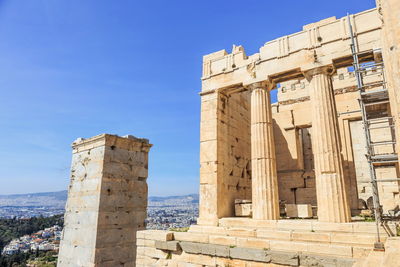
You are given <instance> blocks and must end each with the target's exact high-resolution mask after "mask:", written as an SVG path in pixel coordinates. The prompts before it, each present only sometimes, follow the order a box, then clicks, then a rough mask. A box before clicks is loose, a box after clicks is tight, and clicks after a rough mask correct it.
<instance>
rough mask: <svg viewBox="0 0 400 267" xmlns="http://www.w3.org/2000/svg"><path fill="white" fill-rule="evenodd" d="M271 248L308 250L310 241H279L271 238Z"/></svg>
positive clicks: (297, 250) (295, 250)
mask: <svg viewBox="0 0 400 267" xmlns="http://www.w3.org/2000/svg"><path fill="white" fill-rule="evenodd" d="M270 248H271V250H278V251H294V252H300V251H307V250H308V243H306V242H294V241H278V240H271V241H270Z"/></svg>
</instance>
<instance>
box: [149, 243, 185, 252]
mask: <svg viewBox="0 0 400 267" xmlns="http://www.w3.org/2000/svg"><path fill="white" fill-rule="evenodd" d="M154 246H155V248H157V249H162V250H169V251H178V250H179V249H180V246H179V242H178V241H159V240H156V241H155V244H154Z"/></svg>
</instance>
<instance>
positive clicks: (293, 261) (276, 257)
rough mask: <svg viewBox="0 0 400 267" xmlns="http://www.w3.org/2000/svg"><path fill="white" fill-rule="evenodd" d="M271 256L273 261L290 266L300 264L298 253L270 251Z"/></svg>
mask: <svg viewBox="0 0 400 267" xmlns="http://www.w3.org/2000/svg"><path fill="white" fill-rule="evenodd" d="M269 255H270V257H271V263H274V264H282V265H289V266H299V265H300V264H299V262H300V257H299V255H298V254H297V253H286V252H278V251H271V252H270V253H269Z"/></svg>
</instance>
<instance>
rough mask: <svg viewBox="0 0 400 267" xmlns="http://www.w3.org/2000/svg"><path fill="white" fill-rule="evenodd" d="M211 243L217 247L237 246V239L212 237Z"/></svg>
mask: <svg viewBox="0 0 400 267" xmlns="http://www.w3.org/2000/svg"><path fill="white" fill-rule="evenodd" d="M209 242H210V243H211V244H217V245H226V246H236V237H232V236H218V235H210V240H209Z"/></svg>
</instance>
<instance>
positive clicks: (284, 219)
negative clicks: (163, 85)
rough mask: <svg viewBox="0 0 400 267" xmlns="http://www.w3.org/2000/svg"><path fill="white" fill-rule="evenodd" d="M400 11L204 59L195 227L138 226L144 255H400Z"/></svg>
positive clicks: (385, 7)
mask: <svg viewBox="0 0 400 267" xmlns="http://www.w3.org/2000/svg"><path fill="white" fill-rule="evenodd" d="M399 14H400V2H399V1H390V0H388V1H382V2H378V7H377V8H376V9H371V10H366V11H364V12H361V13H358V14H353V15H349V16H346V17H343V18H335V17H330V18H327V19H324V20H322V21H319V22H315V23H311V24H308V25H305V26H303V28H302V30H301V31H299V32H297V33H294V34H291V35H288V36H283V37H280V38H278V39H276V40H272V41H269V42H267V43H265V45H264V46H262V47H261V48H260V49H259V52H258V53H256V54H253V55H247V54H246V52H245V49H244V48H243V47H241V46H233V49H232V51H231V52H230V53H228V52H226V51H225V50H221V51H218V52H215V53H212V54H209V55H206V56H204V57H203V75H202V90H201V93H200V96H201V122H200V123H201V134H200V165H201V167H200V206H199V211H200V214H199V218H198V221H197V225H192V226H191V227H190V229H189V231H188V232H166V231H150V230H148V231H139V232H138V234H137V237H138V239H137V246H138V247H137V254H138V257H137V262H136V263H137V266H276V264H279V266H281V265H285V266H353V265H355V266H371V265H377V266H398V264H399V262H400V259H399V254H396V251H398V250H399V248H400V241H399V239H398V238H397V237H396V235H397V231H398V229H397V227H398V226H397V224H396V222H393V219H394V218H396V216H398V215H399V204H400V187H399V179H398V177H400V176H399V175H398V169H397V167H398V166H397V163H398V159H397V151H399V149H398V144H397V143H396V139H397V140H400V139H399V138H398V136H399V132H400V131H399V130H398V129H400V128H399V122H400V118H399V112H398V111H397V108H398V107H399V99H400V98H399V96H398V93H397V90H398V89H397V88H400V75H399V74H400V73H399V67H400V64H399V63H400V61H399V59H400V57H399V53H400V52H399V51H400V18H399ZM274 95H276V96H277V97H276V98H277V99H276V101H272V100H274V99H275V97H273V96H274ZM396 136H397V138H396ZM372 214H373V215H375V219H376V223H375V222H367V221H363V220H360V219H357V218H360V217H355V216H360V215H372ZM299 218H301V219H299ZM306 218H308V219H306Z"/></svg>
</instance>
